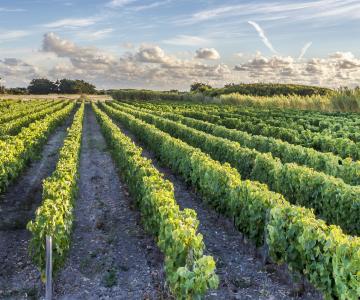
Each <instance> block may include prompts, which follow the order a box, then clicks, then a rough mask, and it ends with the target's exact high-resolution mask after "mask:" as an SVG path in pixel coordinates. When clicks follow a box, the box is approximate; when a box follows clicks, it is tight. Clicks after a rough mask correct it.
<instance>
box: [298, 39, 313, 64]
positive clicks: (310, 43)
mask: <svg viewBox="0 0 360 300" xmlns="http://www.w3.org/2000/svg"><path fill="white" fill-rule="evenodd" d="M311 45H312V42H308V43H306V44H305V45H304V47H302V49H301V52H300V55H299V58H298V60H301V59H302V58H303V57H304V55H305V53H306V51H308V49H309V48H310V46H311Z"/></svg>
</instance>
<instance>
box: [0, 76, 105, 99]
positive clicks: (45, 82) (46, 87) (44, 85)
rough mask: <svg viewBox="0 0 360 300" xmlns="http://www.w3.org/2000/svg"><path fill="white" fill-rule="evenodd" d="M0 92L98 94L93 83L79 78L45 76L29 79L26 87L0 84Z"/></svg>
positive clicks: (19, 93) (20, 93)
mask: <svg viewBox="0 0 360 300" xmlns="http://www.w3.org/2000/svg"><path fill="white" fill-rule="evenodd" d="M0 93H3V94H4V93H7V94H17V95H24V94H36V95H46V94H98V93H99V92H98V91H97V90H96V87H95V85H93V84H91V83H88V82H86V81H84V80H79V79H75V80H72V79H65V78H64V79H61V80H56V81H51V80H49V79H47V78H36V79H33V80H31V82H30V84H29V86H28V87H27V88H5V87H3V86H0Z"/></svg>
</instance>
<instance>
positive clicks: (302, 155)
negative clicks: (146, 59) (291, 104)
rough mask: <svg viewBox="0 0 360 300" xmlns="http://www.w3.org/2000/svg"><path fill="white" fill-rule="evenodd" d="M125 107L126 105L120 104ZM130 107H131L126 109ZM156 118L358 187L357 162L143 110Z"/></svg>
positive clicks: (358, 167)
mask: <svg viewBox="0 0 360 300" xmlns="http://www.w3.org/2000/svg"><path fill="white" fill-rule="evenodd" d="M122 105H123V106H127V104H122ZM127 107H130V108H131V107H133V106H127ZM143 111H145V112H148V113H153V114H154V113H155V114H157V115H158V116H162V117H165V118H167V119H171V120H173V121H177V122H181V123H182V124H185V125H187V126H189V127H192V128H195V129H198V130H201V131H204V132H206V133H209V134H212V135H215V136H218V137H223V138H226V139H229V140H232V141H235V142H238V143H240V145H242V146H243V147H246V148H250V149H255V150H257V151H259V152H262V153H267V152H271V154H272V155H273V156H274V157H278V158H280V160H281V161H282V162H283V163H296V164H299V165H305V166H307V167H310V168H313V169H315V170H317V171H319V172H324V173H326V174H328V175H331V176H334V177H339V178H341V179H343V180H344V182H346V183H348V184H351V185H360V161H356V162H354V161H352V160H351V159H341V157H339V156H336V155H333V154H331V153H323V152H318V151H316V150H314V149H312V148H306V147H302V146H300V145H293V144H289V143H288V142H283V141H282V140H279V139H274V138H271V137H270V138H269V137H265V136H260V135H251V134H249V133H247V132H244V131H239V130H234V129H229V128H226V127H225V126H221V125H216V124H213V123H209V122H206V121H202V120H198V119H193V118H188V117H183V116H181V115H179V114H173V113H163V112H159V111H156V110H152V111H151V110H144V109H143Z"/></svg>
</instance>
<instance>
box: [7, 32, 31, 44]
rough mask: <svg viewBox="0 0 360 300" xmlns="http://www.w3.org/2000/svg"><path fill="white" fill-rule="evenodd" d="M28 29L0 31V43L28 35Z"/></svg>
mask: <svg viewBox="0 0 360 300" xmlns="http://www.w3.org/2000/svg"><path fill="white" fill-rule="evenodd" d="M30 34H31V32H30V31H25V30H9V31H0V43H1V42H6V41H10V40H17V39H20V38H22V37H25V36H28V35H30Z"/></svg>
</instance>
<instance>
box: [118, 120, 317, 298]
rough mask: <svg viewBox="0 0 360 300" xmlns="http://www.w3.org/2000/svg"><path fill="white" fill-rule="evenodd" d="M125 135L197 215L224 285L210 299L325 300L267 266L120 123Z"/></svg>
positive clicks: (226, 221) (182, 203) (282, 269)
mask: <svg viewBox="0 0 360 300" xmlns="http://www.w3.org/2000/svg"><path fill="white" fill-rule="evenodd" d="M117 125H118V126H119V128H120V129H121V131H122V132H123V133H125V134H126V135H128V136H129V137H130V138H131V139H132V140H133V142H134V143H135V144H137V145H138V146H140V147H142V148H143V149H144V150H143V155H144V156H145V157H147V158H150V159H151V160H152V162H153V164H154V166H155V167H156V168H157V169H158V170H159V171H160V172H161V173H163V174H164V175H165V178H166V179H168V180H170V181H171V182H172V183H173V185H174V189H175V198H176V201H177V203H178V204H179V205H180V207H181V208H191V209H193V210H195V211H196V213H197V217H198V219H199V221H200V225H199V232H200V233H201V234H202V235H203V237H204V242H205V245H206V248H207V249H206V252H207V254H208V255H212V256H213V257H214V258H215V260H216V265H217V274H218V275H219V277H220V285H219V288H218V289H217V290H216V291H211V292H209V293H208V295H207V296H206V298H207V299H264V300H265V299H268V300H270V299H273V300H275V299H276V300H277V299H303V300H305V299H306V300H310V299H322V296H321V295H320V294H319V293H318V292H316V291H315V290H314V289H313V288H312V287H311V286H310V285H309V284H308V283H307V282H305V280H304V279H301V280H296V281H295V280H293V277H292V275H291V274H290V273H289V272H288V271H287V269H286V267H285V266H277V265H275V264H271V263H268V262H266V263H265V260H264V259H263V256H262V255H261V252H262V250H261V249H256V247H255V246H254V245H253V244H252V243H251V242H250V241H248V240H247V239H246V238H245V237H244V236H243V235H242V234H241V233H240V232H239V231H238V230H237V229H236V228H235V227H234V226H233V223H232V221H231V220H229V219H227V218H225V217H224V216H221V215H219V214H218V213H216V212H215V211H214V210H212V209H211V208H210V207H208V206H207V205H206V204H205V203H204V202H202V200H201V197H200V196H199V195H197V194H196V193H195V192H194V190H193V189H192V188H191V187H189V186H188V185H187V184H186V183H185V182H184V181H183V180H182V179H180V178H179V176H177V175H176V174H175V173H174V172H173V171H172V170H171V169H169V168H167V167H166V166H164V165H162V164H161V162H160V161H159V160H158V158H157V157H156V155H155V154H154V153H153V152H151V151H149V150H147V147H146V146H145V145H144V144H143V143H141V142H140V141H139V140H138V139H137V138H136V137H135V136H134V135H133V134H132V133H131V132H130V131H128V130H127V129H125V128H124V127H123V126H121V124H119V123H118V122H117Z"/></svg>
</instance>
